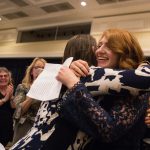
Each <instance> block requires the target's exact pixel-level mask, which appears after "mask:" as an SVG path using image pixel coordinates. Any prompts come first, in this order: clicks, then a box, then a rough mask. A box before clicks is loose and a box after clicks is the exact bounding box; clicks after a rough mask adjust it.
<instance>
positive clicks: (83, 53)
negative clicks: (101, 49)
mask: <svg viewBox="0 0 150 150" xmlns="http://www.w3.org/2000/svg"><path fill="white" fill-rule="evenodd" d="M96 45H97V44H96V40H95V38H94V37H92V36H91V35H89V34H81V35H76V36H74V37H72V38H71V39H70V40H69V41H68V42H67V44H66V47H65V50H64V56H63V60H62V61H63V62H64V61H65V60H66V59H67V58H68V57H73V58H74V59H73V60H78V59H82V60H85V61H87V62H88V64H89V65H97V61H96V57H95V48H96Z"/></svg>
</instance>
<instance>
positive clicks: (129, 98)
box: [11, 65, 150, 150]
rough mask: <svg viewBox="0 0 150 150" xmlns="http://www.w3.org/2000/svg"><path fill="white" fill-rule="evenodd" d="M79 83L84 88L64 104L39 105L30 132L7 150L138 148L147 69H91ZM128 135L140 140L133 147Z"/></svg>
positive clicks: (148, 76)
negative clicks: (110, 146)
mask: <svg viewBox="0 0 150 150" xmlns="http://www.w3.org/2000/svg"><path fill="white" fill-rule="evenodd" d="M82 82H83V83H84V84H85V85H86V86H85V85H84V84H82V83H79V84H77V85H76V86H74V88H73V89H72V90H69V91H67V93H66V94H65V96H64V97H63V98H62V99H59V100H54V101H50V102H43V103H42V104H41V106H40V109H39V111H38V114H37V117H36V121H35V123H34V126H33V127H32V128H31V130H30V131H29V132H28V134H27V135H26V136H25V137H24V138H22V139H21V140H20V141H18V142H17V143H16V144H15V145H14V146H13V147H12V148H11V149H12V150H22V149H25V150H30V149H31V150H34V149H35V150H37V149H45V150H46V149H52V150H55V149H56V150H60V149H61V150H97V149H100V147H101V149H102V147H103V145H104V147H105V148H106V145H112V146H113V147H114V148H116V146H117V147H119V145H120V146H122V145H126V143H128V144H129V141H130V139H132V141H131V142H130V143H131V146H130V145H127V146H128V148H130V147H133V148H134V147H135V146H136V145H133V144H132V143H133V142H134V143H136V142H139V140H140V138H141V135H142V134H143V131H141V129H140V130H139V128H141V126H144V124H143V118H144V115H145V111H146V106H147V94H144V92H145V91H149V90H150V66H149V65H145V66H140V67H139V68H138V69H136V70H123V71H117V70H112V69H102V68H91V75H90V76H88V77H86V78H84V79H82ZM104 82H105V83H107V84H104ZM143 83H144V84H143ZM86 87H87V88H86ZM88 90H89V91H90V92H91V93H89V92H88ZM106 94H107V96H106ZM143 94H144V95H143ZM100 95H103V96H100ZM116 95H117V96H116ZM140 95H141V96H140ZM94 98H95V99H94ZM58 109H59V112H60V114H58V112H57V111H58ZM61 117H63V118H64V119H62V118H61ZM66 121H67V123H68V124H67V125H66V124H65V122H66ZM58 122H59V123H58ZM65 125H66V128H65ZM62 126H64V128H65V130H63V131H61V130H60V129H61V127H62ZM79 129H80V130H79ZM133 129H135V131H139V134H138V133H136V132H135V131H132V130H133ZM67 130H68V131H67ZM58 131H59V132H58ZM64 131H65V132H64ZM70 131H71V135H72V136H70ZM68 132H69V134H68ZM134 133H136V134H135V135H134V136H133V134H134ZM128 134H129V135H128ZM130 134H131V135H132V137H136V136H139V138H135V141H133V140H134V138H131V136H130ZM126 137H127V138H129V139H128V140H127V141H126V140H124V139H126ZM118 140H119V141H120V142H117V141H118ZM46 141H47V142H46ZM63 142H64V143H65V142H66V143H65V144H64V143H63ZM45 143H46V144H45ZM107 143H109V144H107ZM115 143H116V144H115ZM119 143H120V144H119ZM45 145H46V146H45ZM49 146H50V147H49ZM97 147H98V148H97ZM116 150H117V149H116ZM119 150H121V149H119ZM132 150H133V149H132ZM136 150H137V149H136Z"/></svg>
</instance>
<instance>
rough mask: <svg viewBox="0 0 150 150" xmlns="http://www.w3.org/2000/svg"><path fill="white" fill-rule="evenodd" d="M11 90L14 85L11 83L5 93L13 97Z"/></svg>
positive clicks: (12, 90)
mask: <svg viewBox="0 0 150 150" xmlns="http://www.w3.org/2000/svg"><path fill="white" fill-rule="evenodd" d="M13 92H14V86H13V85H12V84H9V85H8V86H7V89H6V95H7V96H8V98H12V97H13Z"/></svg>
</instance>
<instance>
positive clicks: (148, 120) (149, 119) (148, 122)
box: [145, 108, 150, 127]
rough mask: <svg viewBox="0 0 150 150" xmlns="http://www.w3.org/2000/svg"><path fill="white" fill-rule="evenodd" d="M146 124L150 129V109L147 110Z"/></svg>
mask: <svg viewBox="0 0 150 150" xmlns="http://www.w3.org/2000/svg"><path fill="white" fill-rule="evenodd" d="M145 123H146V125H147V126H148V127H150V108H149V109H148V110H147V115H146V117H145Z"/></svg>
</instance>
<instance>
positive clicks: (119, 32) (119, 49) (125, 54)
mask: <svg viewBox="0 0 150 150" xmlns="http://www.w3.org/2000/svg"><path fill="white" fill-rule="evenodd" d="M103 37H106V39H107V40H108V43H107V46H108V47H109V48H110V49H111V50H112V51H113V52H115V53H116V54H118V55H119V64H118V68H121V69H132V68H137V66H138V65H139V64H140V63H141V62H142V61H143V59H144V54H143V51H142V49H141V46H140V44H139V42H138V41H137V39H136V38H135V37H134V36H133V34H131V33H130V32H129V31H126V30H123V29H108V30H106V31H104V33H103V34H102V37H101V39H102V38H103Z"/></svg>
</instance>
